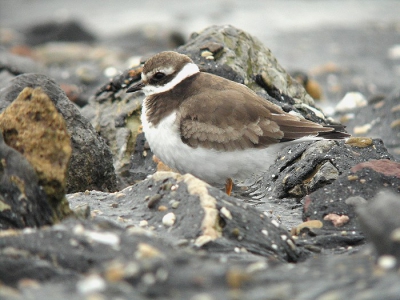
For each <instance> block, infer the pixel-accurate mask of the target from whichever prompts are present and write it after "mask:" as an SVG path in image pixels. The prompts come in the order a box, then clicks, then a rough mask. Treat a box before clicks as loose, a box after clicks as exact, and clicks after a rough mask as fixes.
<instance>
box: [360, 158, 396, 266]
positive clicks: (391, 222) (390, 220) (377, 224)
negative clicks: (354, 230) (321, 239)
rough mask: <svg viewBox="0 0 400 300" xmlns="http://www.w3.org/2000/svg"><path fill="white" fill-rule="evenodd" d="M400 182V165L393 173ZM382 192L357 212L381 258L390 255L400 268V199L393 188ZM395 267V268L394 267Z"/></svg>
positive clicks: (365, 231)
mask: <svg viewBox="0 0 400 300" xmlns="http://www.w3.org/2000/svg"><path fill="white" fill-rule="evenodd" d="M392 174H393V175H392V176H395V177H396V178H397V180H400V164H397V171H395V172H393V173H392ZM390 190H391V191H389V190H387V189H383V190H380V191H379V192H378V193H377V194H376V195H375V197H374V198H372V199H370V201H369V202H368V204H367V205H359V206H357V208H356V212H357V215H358V218H359V222H360V225H361V228H362V229H363V232H364V233H365V235H366V236H367V238H368V240H369V241H370V242H372V243H373V245H374V247H375V249H376V250H377V254H378V255H379V256H383V255H389V256H392V257H394V258H395V265H396V264H397V266H398V267H399V266H400V220H399V214H400V197H399V192H398V191H393V188H392V189H390ZM393 267H394V266H393Z"/></svg>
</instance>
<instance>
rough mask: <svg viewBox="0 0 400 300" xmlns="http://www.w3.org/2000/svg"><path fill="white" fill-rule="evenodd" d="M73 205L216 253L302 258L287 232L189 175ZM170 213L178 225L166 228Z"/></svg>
mask: <svg viewBox="0 0 400 300" xmlns="http://www.w3.org/2000/svg"><path fill="white" fill-rule="evenodd" d="M69 201H70V203H71V205H72V206H78V205H80V204H83V203H87V204H89V206H90V207H91V208H92V209H96V210H97V211H98V212H97V213H98V214H103V213H105V214H106V215H109V214H110V213H111V214H112V215H114V216H116V217H117V220H119V223H120V224H123V225H125V226H126V225H131V226H132V225H135V226H138V225H139V224H140V222H141V221H142V222H145V226H144V227H146V228H152V229H153V231H154V232H157V233H158V234H160V235H162V236H164V237H169V239H170V240H173V241H174V242H175V243H176V244H178V243H179V241H181V240H182V239H185V240H187V243H188V244H189V245H196V246H202V248H203V249H207V250H208V251H209V252H210V253H214V254H216V253H219V252H222V253H232V251H233V250H234V249H235V248H238V249H241V251H246V252H250V253H253V254H256V255H261V256H265V257H268V258H274V259H277V260H279V261H281V260H284V261H297V260H299V259H301V255H302V253H301V251H298V250H297V249H296V247H295V245H294V242H293V241H291V240H290V236H289V235H288V232H287V230H286V229H284V228H283V227H281V226H280V225H279V224H277V223H271V221H270V220H269V218H267V217H266V216H265V215H263V214H262V213H260V212H259V211H258V210H256V209H255V208H253V207H251V206H250V205H248V204H245V203H243V202H241V201H239V200H236V199H234V198H231V197H228V196H227V195H226V194H225V193H224V192H221V191H220V190H218V189H216V188H213V187H211V186H208V185H207V184H205V183H204V182H202V181H201V180H199V179H197V178H195V177H193V176H191V175H189V174H187V175H184V176H181V175H178V174H176V173H169V172H164V173H163V172H159V173H156V174H155V175H154V176H153V178H152V179H149V180H145V181H142V182H140V183H138V184H137V185H134V186H131V187H128V188H126V189H124V190H122V191H120V192H118V193H113V194H107V193H100V192H91V193H87V194H86V193H79V194H73V195H69ZM110 207H112V208H113V209H111V211H110ZM171 212H172V213H173V214H174V215H175V217H176V221H175V223H174V225H173V226H171V227H169V226H166V225H163V221H162V219H163V217H164V216H165V215H166V214H167V213H171ZM99 216H100V215H99ZM203 244H204V245H203Z"/></svg>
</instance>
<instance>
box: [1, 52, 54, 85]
mask: <svg viewBox="0 0 400 300" xmlns="http://www.w3.org/2000/svg"><path fill="white" fill-rule="evenodd" d="M0 70H1V73H3V72H6V71H7V72H8V73H9V74H12V75H20V74H23V73H42V74H46V68H45V67H44V65H42V64H40V63H39V62H37V61H34V60H32V59H31V58H28V57H23V56H19V55H15V54H11V53H9V52H8V51H6V50H4V49H0ZM2 82H5V81H0V83H2ZM2 85H3V84H2Z"/></svg>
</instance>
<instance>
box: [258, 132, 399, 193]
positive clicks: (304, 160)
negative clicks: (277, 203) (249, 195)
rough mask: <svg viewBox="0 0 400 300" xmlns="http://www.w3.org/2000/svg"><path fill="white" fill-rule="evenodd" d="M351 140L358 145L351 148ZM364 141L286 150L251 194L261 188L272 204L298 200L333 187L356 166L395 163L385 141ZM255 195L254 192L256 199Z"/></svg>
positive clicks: (319, 143) (322, 143)
mask: <svg viewBox="0 0 400 300" xmlns="http://www.w3.org/2000/svg"><path fill="white" fill-rule="evenodd" d="M352 140H354V141H355V142H356V143H355V144H352V142H351V141H352ZM363 141H364V140H363V139H362V140H360V141H359V142H361V144H359V145H357V139H350V140H349V141H348V142H346V141H344V140H341V141H339V140H338V141H334V140H321V141H317V142H314V143H311V144H310V143H300V144H297V145H294V146H289V147H286V148H285V149H283V150H282V151H281V152H280V155H279V156H278V159H277V162H276V163H275V164H274V165H272V166H271V167H270V168H269V170H268V172H266V173H265V175H264V176H263V178H262V181H261V182H258V183H256V184H254V185H253V187H251V190H252V191H253V190H255V189H257V188H258V193H259V194H260V196H265V197H267V198H269V199H271V200H273V199H279V198H291V197H294V198H299V197H303V196H305V195H306V194H309V193H311V192H313V191H316V190H317V189H320V188H321V187H323V186H325V185H328V184H330V183H332V182H333V181H334V180H335V179H336V178H337V177H338V176H339V175H341V174H343V173H344V172H346V171H347V170H349V169H350V168H351V167H352V166H354V165H356V164H357V163H360V162H364V161H368V160H370V159H393V156H391V155H390V154H389V153H388V152H387V150H386V148H385V147H384V145H383V143H382V141H380V140H371V139H369V140H368V141H367V143H366V144H365V143H363ZM256 194H257V193H256V192H254V191H253V195H254V196H255V195H256Z"/></svg>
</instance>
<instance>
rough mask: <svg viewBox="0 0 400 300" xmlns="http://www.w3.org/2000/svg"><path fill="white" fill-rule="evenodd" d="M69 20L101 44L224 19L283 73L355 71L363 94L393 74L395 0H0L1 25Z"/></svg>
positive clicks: (396, 67) (395, 78)
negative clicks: (139, 32)
mask: <svg viewBox="0 0 400 300" xmlns="http://www.w3.org/2000/svg"><path fill="white" fill-rule="evenodd" d="M71 19H72V20H77V21H79V22H80V23H81V24H83V25H84V26H85V27H86V28H87V29H88V30H89V31H90V32H92V33H94V34H95V35H96V36H97V37H99V38H100V39H103V40H104V41H106V42H108V43H109V44H112V43H113V40H112V37H113V36H117V35H121V34H124V33H128V32H129V31H132V30H133V29H135V28H144V29H145V30H147V31H148V32H150V34H151V31H152V30H153V31H157V30H161V29H163V30H165V29H166V30H175V31H178V32H180V33H182V35H183V36H184V37H185V38H188V37H189V34H190V33H191V32H194V31H200V30H202V29H203V28H205V27H207V26H210V25H215V24H231V25H233V26H235V27H237V28H240V29H243V30H245V31H247V32H249V33H251V34H252V35H254V36H256V37H257V38H258V39H260V40H261V41H262V42H263V43H264V45H265V46H266V47H269V48H270V49H271V50H272V53H273V54H274V55H275V56H276V57H277V59H278V61H279V62H280V64H281V65H282V66H283V67H284V68H286V69H287V70H288V71H291V70H303V71H306V72H307V73H309V74H311V75H312V76H319V75H321V72H322V73H323V72H324V70H326V68H331V69H332V68H333V70H341V71H343V70H344V71H346V72H350V73H352V74H357V76H358V77H357V76H355V77H354V76H353V77H352V78H351V80H352V81H354V80H355V82H353V83H352V84H353V85H354V86H355V87H357V85H360V84H361V85H362V87H361V88H360V89H361V90H362V91H363V92H365V91H366V92H365V93H367V94H368V93H370V94H373V93H376V92H377V93H378V92H387V91H389V90H391V89H392V88H393V87H394V86H395V84H396V83H397V82H399V80H400V54H399V52H400V34H399V33H400V1H389V0H379V1H378V0H376V1H367V0H358V1H355V0H353V1H352V0H348V1H345V0H329V1H328V0H325V1H323V0H299V1H295V0H292V1H289V0H275V1H274V0H270V1H255V0H246V1H239V0H202V1H185V0H170V1H143V0H142V1H137V0H131V1H122V0H114V1H104V0H103V1H97V0H96V1H94V0H92V1H81V0H79V1H77V0H70V1H63V0H0V26H1V27H3V28H13V29H25V28H27V27H29V26H32V25H34V24H38V23H41V22H45V21H50V20H51V21H60V22H61V21H65V20H71ZM110 46H112V45H110ZM140 54H141V53H140ZM132 55H137V53H132ZM331 69H330V70H331ZM321 70H322V71H321ZM331 71H332V70H331ZM357 78H359V82H357ZM329 80H331V81H332V78H331V79H329V78H322V81H324V82H322V84H323V85H329V84H332V82H331V83H329V82H328V81H329ZM333 80H335V79H333ZM325 81H326V82H325ZM346 81H347V79H346ZM327 88H329V87H327ZM363 89H364V90H363ZM325 94H327V95H328V96H329V91H327V92H326V93H325ZM343 94H344V92H343V93H338V94H337V95H333V94H332V95H331V97H335V98H336V100H338V99H337V98H341V97H342V96H343Z"/></svg>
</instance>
